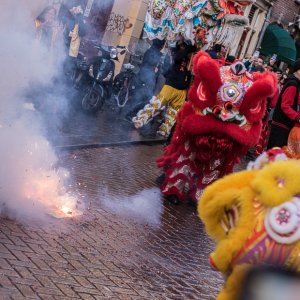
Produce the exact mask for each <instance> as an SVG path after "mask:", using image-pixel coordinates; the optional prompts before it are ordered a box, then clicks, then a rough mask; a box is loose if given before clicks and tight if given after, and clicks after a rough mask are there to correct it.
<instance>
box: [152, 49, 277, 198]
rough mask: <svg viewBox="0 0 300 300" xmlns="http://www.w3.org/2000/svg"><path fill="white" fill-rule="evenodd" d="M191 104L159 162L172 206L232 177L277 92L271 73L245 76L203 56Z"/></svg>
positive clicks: (198, 61) (197, 62)
mask: <svg viewBox="0 0 300 300" xmlns="http://www.w3.org/2000/svg"><path fill="white" fill-rule="evenodd" d="M193 69H194V75H195V79H194V82H193V84H192V87H191V89H190V91H189V99H188V100H189V101H188V102H187V103H185V105H184V107H183V108H182V110H181V111H180V112H179V113H178V117H177V123H176V124H177V125H176V128H175V131H174V135H173V137H172V140H171V144H170V145H169V146H167V147H166V148H165V150H164V156H163V157H161V158H159V159H158V161H157V164H158V167H160V168H162V169H163V171H164V174H165V179H164V181H163V183H162V185H161V191H162V193H163V194H164V195H165V196H166V197H167V198H168V199H169V200H170V201H171V202H173V203H176V204H177V203H179V201H180V200H187V199H189V200H193V201H197V199H199V197H200V195H201V193H202V191H203V189H204V188H205V187H206V186H207V185H209V184H211V183H212V182H213V181H215V180H217V179H218V178H221V177H223V176H224V175H226V174H228V173H231V172H232V171H233V167H234V165H235V164H236V163H237V162H238V161H239V158H240V157H241V156H242V155H244V154H245V153H246V152H247V150H248V149H249V148H250V147H253V146H255V145H256V143H257V141H258V139H259V136H260V131H261V126H262V121H261V120H262V118H263V115H264V113H265V109H266V99H267V98H268V97H271V96H272V95H273V94H274V93H275V91H276V82H277V81H276V77H275V75H273V74H271V73H267V72H266V73H257V74H255V75H251V74H249V73H248V72H247V71H246V69H245V66H244V65H243V64H242V63H241V62H239V61H238V62H236V63H234V64H233V65H231V66H226V67H221V68H220V67H219V65H218V63H217V62H216V61H214V60H213V59H211V58H210V56H209V55H208V54H207V53H204V52H200V53H198V54H197V55H196V56H195V58H194V60H193Z"/></svg>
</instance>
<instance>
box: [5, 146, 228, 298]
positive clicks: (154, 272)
mask: <svg viewBox="0 0 300 300" xmlns="http://www.w3.org/2000/svg"><path fill="white" fill-rule="evenodd" d="M161 151H162V149H161V146H159V145H156V146H145V145H140V146H135V147H118V148H95V149H88V150H87V149H85V150H84V149H81V150H77V151H72V152H63V153H61V154H60V162H61V164H62V165H64V166H66V167H68V168H69V170H70V171H71V175H72V177H73V179H74V180H75V182H76V183H77V185H78V187H79V189H80V191H81V193H82V194H84V195H85V199H86V200H85V202H86V204H87V209H86V211H85V213H84V215H83V216H82V217H80V218H74V219H67V220H66V219H62V220H53V221H51V223H49V224H45V225H43V226H41V225H40V224H38V223H36V222H34V221H32V222H30V223H29V224H27V225H22V224H20V223H18V222H15V221H12V220H8V219H3V218H2V219H0V266H1V270H0V299H3V300H4V299H59V300H64V299H201V300H208V299H210V300H212V299H215V295H216V294H217V292H218V290H219V289H220V287H221V285H222V278H221V276H220V275H219V274H218V273H216V272H214V271H212V270H211V269H210V267H209V265H208V255H209V253H210V251H211V249H212V248H213V244H212V242H211V241H210V240H209V239H208V237H207V236H206V235H205V233H204V230H203V226H202V224H201V222H200V220H199V219H198V217H197V215H196V213H195V209H194V208H192V207H189V206H187V205H181V206H178V207H173V206H171V205H170V204H168V203H165V204H164V206H163V208H164V209H163V213H162V218H161V221H160V222H159V221H158V219H157V215H156V219H155V220H156V221H155V223H152V224H151V223H145V221H143V222H142V221H141V219H136V218H133V217H132V213H131V214H130V215H131V217H128V214H127V216H123V213H124V211H125V210H126V209H125V208H126V207H127V208H128V206H126V203H129V204H130V203H131V204H130V205H131V206H132V205H133V206H137V208H138V210H139V211H142V212H144V217H143V219H144V220H153V218H152V217H151V216H152V215H151V207H152V206H151V205H150V206H147V205H144V206H143V207H139V205H136V204H137V202H134V201H136V200H134V199H135V198H132V195H135V194H137V193H138V192H140V191H141V190H144V189H149V188H153V187H155V185H154V183H153V181H154V179H155V177H156V176H157V174H158V171H157V169H156V167H155V164H154V161H155V159H156V157H157V156H159V155H160V154H161ZM150 200H151V199H150ZM116 201H119V202H116ZM153 201H154V198H153ZM155 201H156V202H155V203H156V204H154V206H155V207H156V209H157V211H158V212H159V209H160V206H159V204H160V202H159V200H158V202H157V200H155ZM109 203H114V205H113V206H110V205H109ZM150 204H151V201H150ZM124 205H125V206H124ZM130 205H129V206H130ZM118 207H124V210H123V209H122V210H121V211H119V212H118V213H116V211H117V210H118ZM111 208H115V209H111ZM120 213H121V215H120ZM154 217H155V216H154Z"/></svg>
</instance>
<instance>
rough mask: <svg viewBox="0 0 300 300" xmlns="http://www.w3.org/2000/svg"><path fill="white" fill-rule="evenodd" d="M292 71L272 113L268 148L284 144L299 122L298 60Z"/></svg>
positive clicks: (299, 88) (299, 62)
mask: <svg viewBox="0 0 300 300" xmlns="http://www.w3.org/2000/svg"><path fill="white" fill-rule="evenodd" d="M293 71H294V73H293V75H291V76H290V77H289V78H288V79H287V80H286V83H285V85H284V87H283V88H282V91H281V93H280V96H279V99H278V102H277V105H276V108H275V110H274V113H273V118H272V123H271V132H270V137H269V142H268V149H271V148H273V147H284V146H286V145H287V142H288V136H289V133H290V131H291V129H292V128H293V127H294V125H295V124H298V123H300V113H299V111H298V106H299V90H300V60H298V61H296V62H295V64H294V70H293Z"/></svg>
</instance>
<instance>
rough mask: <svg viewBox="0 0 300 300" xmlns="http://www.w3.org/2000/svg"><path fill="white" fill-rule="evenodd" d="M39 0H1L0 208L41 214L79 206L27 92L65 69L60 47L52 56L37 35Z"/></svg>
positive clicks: (12, 212)
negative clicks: (25, 94) (37, 38)
mask: <svg viewBox="0 0 300 300" xmlns="http://www.w3.org/2000/svg"><path fill="white" fill-rule="evenodd" d="M36 2H37V1H34V0H27V1H19V0H1V18H0V40H1V47H0V64H1V72H2V74H1V81H0V99H1V108H0V139H1V144H0V166H1V173H0V213H2V214H3V213H5V214H8V215H10V216H13V217H20V216H30V217H33V216H34V217H41V216H44V214H45V213H47V212H51V211H52V210H62V211H65V213H66V214H69V215H70V214H71V210H72V209H75V206H76V199H75V198H74V197H73V195H72V194H71V193H69V192H68V190H67V189H66V187H65V185H64V183H65V182H67V180H68V178H69V174H68V172H67V171H66V170H65V169H63V168H60V167H59V165H58V159H57V156H56V153H55V151H54V150H53V148H52V146H51V145H50V143H49V142H48V141H47V139H46V138H45V130H44V128H43V126H42V120H41V118H40V115H39V113H38V112H37V111H35V110H34V106H33V105H32V104H31V103H26V102H27V99H26V97H25V96H24V91H25V90H26V89H28V88H29V87H31V86H32V85H33V84H34V85H46V84H48V83H49V82H50V81H51V79H52V78H53V77H54V76H56V75H57V72H59V70H60V69H61V68H60V65H61V61H60V60H59V58H60V57H62V56H60V51H59V48H58V49H57V53H56V54H55V57H54V56H51V54H52V53H50V52H49V50H48V49H47V48H46V47H45V46H43V45H42V44H41V43H38V42H37V40H36V31H35V27H34V20H35V18H36V15H34V14H35V13H37V4H36ZM38 6H39V5H38ZM54 58H55V59H54Z"/></svg>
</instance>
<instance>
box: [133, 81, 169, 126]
mask: <svg viewBox="0 0 300 300" xmlns="http://www.w3.org/2000/svg"><path fill="white" fill-rule="evenodd" d="M169 89H170V87H169V86H167V85H165V86H164V87H163V89H162V90H161V92H160V93H159V95H158V96H157V97H156V96H153V97H152V99H151V100H150V102H149V104H146V105H145V107H144V108H143V109H141V110H140V111H139V112H138V113H137V115H136V116H135V117H134V118H132V122H133V123H134V126H135V128H141V127H143V126H144V125H146V124H148V123H149V122H150V121H151V120H152V119H153V118H154V117H155V116H157V115H158V114H159V113H160V112H161V111H162V110H164V109H165V103H166V100H165V99H166V97H168V94H169Z"/></svg>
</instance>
